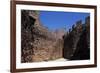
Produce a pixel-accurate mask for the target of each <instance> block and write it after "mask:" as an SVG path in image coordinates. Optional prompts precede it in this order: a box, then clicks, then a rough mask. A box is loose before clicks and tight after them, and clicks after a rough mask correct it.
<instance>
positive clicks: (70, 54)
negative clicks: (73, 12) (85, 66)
mask: <svg viewBox="0 0 100 73" xmlns="http://www.w3.org/2000/svg"><path fill="white" fill-rule="evenodd" d="M89 22H90V18H89V17H87V18H86V20H85V24H82V21H78V22H76V26H74V27H72V30H71V31H70V32H69V33H68V34H67V35H65V36H64V49H63V52H64V54H63V56H64V58H67V59H70V60H81V59H89V58H90V23H89Z"/></svg>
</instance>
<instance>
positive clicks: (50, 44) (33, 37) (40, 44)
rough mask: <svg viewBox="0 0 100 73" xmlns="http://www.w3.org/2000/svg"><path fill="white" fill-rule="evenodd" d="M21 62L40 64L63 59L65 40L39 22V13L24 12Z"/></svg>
mask: <svg viewBox="0 0 100 73" xmlns="http://www.w3.org/2000/svg"><path fill="white" fill-rule="evenodd" d="M21 18H22V22H21V51H22V52H21V53H22V54H21V62H22V63H25V62H40V61H48V60H54V59H57V58H61V57H62V49H63V48H62V47H63V40H62V39H57V38H56V37H55V35H54V34H52V33H51V32H50V31H48V29H47V28H46V27H44V26H43V25H42V24H41V23H40V21H39V13H37V11H31V10H22V16H21Z"/></svg>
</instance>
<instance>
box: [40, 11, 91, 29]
mask: <svg viewBox="0 0 100 73" xmlns="http://www.w3.org/2000/svg"><path fill="white" fill-rule="evenodd" d="M89 15H90V14H89V13H82V12H81V13H80V12H58V11H57V12H56V11H40V15H39V17H40V21H41V23H42V24H43V25H44V26H46V27H48V29H49V30H56V29H62V28H66V30H68V29H70V28H71V26H72V25H73V24H75V23H76V21H79V20H82V23H84V22H85V17H87V16H89Z"/></svg>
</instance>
